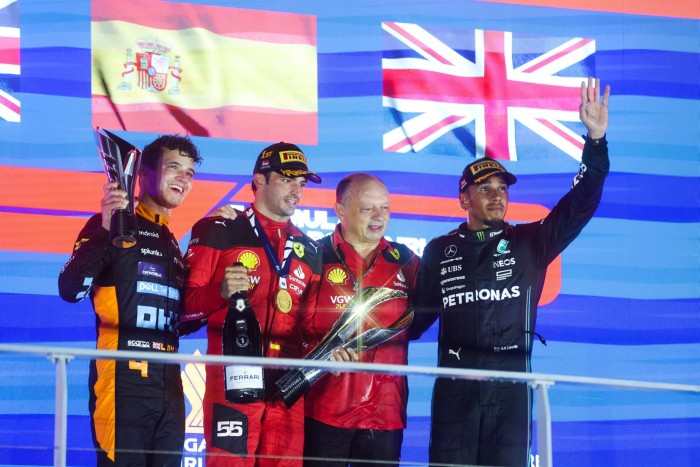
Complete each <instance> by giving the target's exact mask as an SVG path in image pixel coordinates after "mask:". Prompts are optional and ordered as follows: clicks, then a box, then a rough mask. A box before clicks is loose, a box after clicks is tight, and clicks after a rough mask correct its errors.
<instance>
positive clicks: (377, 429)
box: [304, 226, 419, 466]
mask: <svg viewBox="0 0 700 467" xmlns="http://www.w3.org/2000/svg"><path fill="white" fill-rule="evenodd" d="M321 245H322V246H323V275H322V276H321V288H320V291H319V293H318V299H317V302H316V307H315V313H314V315H313V320H312V331H311V333H312V338H311V339H312V342H318V341H320V340H322V339H323V338H324V336H325V335H326V333H328V331H329V330H330V329H331V327H332V326H333V324H334V323H335V321H336V320H337V319H338V317H339V316H340V314H341V313H342V312H343V311H344V310H345V308H346V307H347V306H348V303H349V302H350V300H351V299H352V298H353V297H355V295H356V293H357V290H359V289H363V288H365V287H387V288H390V289H394V290H399V291H401V292H405V293H406V294H407V296H406V298H402V299H394V300H389V301H387V302H386V303H383V304H381V305H378V306H377V307H376V308H375V309H374V310H373V312H372V313H370V316H371V318H372V319H373V320H375V321H376V322H377V325H379V326H381V327H390V326H391V325H392V324H393V323H395V322H396V321H397V320H399V319H400V318H401V317H402V316H403V314H404V312H405V311H406V310H407V309H408V308H409V306H410V304H411V300H412V297H413V289H414V287H415V282H416V278H417V276H418V268H419V259H418V257H417V256H416V255H415V254H413V252H412V251H411V250H409V249H408V248H407V247H406V246H404V245H401V244H400V243H394V242H389V241H387V240H386V239H382V240H381V241H380V243H379V246H378V247H377V249H376V250H375V253H374V255H375V256H374V259H373V260H371V261H370V264H366V263H365V261H364V259H363V258H362V257H361V256H360V255H359V254H358V253H357V252H356V251H355V249H354V248H353V247H352V245H350V244H349V243H347V242H345V241H344V240H343V237H342V235H341V233H340V226H337V227H336V230H335V232H334V233H333V234H332V235H329V236H327V237H325V238H324V239H323V240H322V241H321ZM356 287H357V289H356ZM310 347H311V348H313V347H315V344H312V345H311V346H310ZM407 351H408V333H407V332H402V333H400V334H398V335H396V336H394V337H393V338H392V339H390V340H388V341H387V342H384V343H383V344H380V345H378V346H377V347H374V348H372V349H368V350H365V351H362V352H360V361H361V362H364V363H387V364H395V365H405V364H406V361H407ZM407 400H408V388H407V385H406V377H405V376H401V375H384V374H371V373H343V374H340V375H338V376H335V375H331V374H328V375H326V376H324V377H323V378H322V379H321V380H319V381H318V382H316V384H314V385H313V386H311V389H310V390H309V392H308V393H307V394H306V417H307V419H306V439H305V449H304V454H305V455H306V456H310V457H323V458H333V459H338V462H337V463H329V462H328V461H324V462H321V463H318V465H325V466H330V465H347V461H343V460H344V459H347V458H356V459H374V460H384V461H395V462H398V460H399V456H400V453H401V441H402V433H403V432H402V430H403V429H404V428H405V427H406V403H407ZM355 464H356V463H353V465H355ZM309 465H315V464H314V463H309ZM357 465H360V464H357Z"/></svg>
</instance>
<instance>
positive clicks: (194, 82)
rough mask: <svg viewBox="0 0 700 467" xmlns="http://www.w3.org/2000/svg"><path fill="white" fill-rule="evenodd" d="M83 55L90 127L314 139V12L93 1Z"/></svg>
mask: <svg viewBox="0 0 700 467" xmlns="http://www.w3.org/2000/svg"><path fill="white" fill-rule="evenodd" d="M92 60H93V63H92V121H93V125H96V126H99V127H102V128H111V129H121V130H129V131H142V132H150V133H160V134H164V133H179V134H188V135H193V136H210V137H214V138H228V139H239V140H254V141H293V142H295V143H297V144H317V143H318V113H317V112H318V93H317V87H318V86H317V61H316V18H315V17H314V16H309V15H301V14H294V13H281V12H271V11H258V10H246V9H240V8H227V7H218V6H206V5H194V4H190V3H170V2H167V1H161V0H101V1H99V2H92Z"/></svg>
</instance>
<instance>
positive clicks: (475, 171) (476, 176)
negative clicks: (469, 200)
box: [459, 157, 518, 193]
mask: <svg viewBox="0 0 700 467" xmlns="http://www.w3.org/2000/svg"><path fill="white" fill-rule="evenodd" d="M492 175H500V176H501V177H503V180H504V181H505V182H506V183H507V184H508V185H509V186H510V185H512V184H514V183H515V182H517V181H518V179H517V178H516V177H515V175H513V174H512V173H510V172H508V171H507V170H506V168H505V167H503V166H502V165H501V164H499V163H498V161H496V160H494V159H491V158H490V157H484V158H483V159H478V160H475V161H474V162H472V163H471V164H469V165H467V166H466V167H465V168H464V170H463V171H462V178H460V179H459V192H460V193H462V192H464V191H465V190H466V189H467V188H469V185H478V184H479V183H482V182H483V181H484V180H486V179H487V178H489V177H490V176H492Z"/></svg>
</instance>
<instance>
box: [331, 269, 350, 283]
mask: <svg viewBox="0 0 700 467" xmlns="http://www.w3.org/2000/svg"><path fill="white" fill-rule="evenodd" d="M326 278H327V279H328V282H330V283H331V284H342V283H344V282H345V279H347V278H348V275H347V274H346V273H345V271H343V270H342V269H341V268H333V269H331V270H330V271H328V275H326Z"/></svg>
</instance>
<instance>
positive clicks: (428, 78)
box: [382, 22, 595, 161]
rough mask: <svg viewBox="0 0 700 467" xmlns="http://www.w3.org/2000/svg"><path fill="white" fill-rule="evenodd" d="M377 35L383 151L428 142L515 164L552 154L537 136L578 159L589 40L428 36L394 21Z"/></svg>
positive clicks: (492, 34) (503, 34)
mask: <svg viewBox="0 0 700 467" xmlns="http://www.w3.org/2000/svg"><path fill="white" fill-rule="evenodd" d="M382 28H383V29H384V31H385V32H386V33H385V39H386V46H385V50H384V54H383V59H382V68H383V80H384V93H383V105H384V107H385V109H386V111H387V112H386V114H385V115H386V117H387V118H386V119H385V121H386V123H387V125H388V127H387V132H386V133H385V134H384V150H386V151H393V152H402V153H405V152H409V151H413V152H418V151H421V150H422V149H424V148H426V147H427V146H428V145H431V144H432V146H433V150H434V151H435V152H439V153H441V154H473V155H474V156H475V157H477V158H480V157H484V156H489V157H492V158H494V159H506V160H513V161H515V160H517V159H518V150H520V151H521V153H528V154H529V153H530V152H531V151H530V149H533V150H535V151H536V152H534V151H533V153H535V154H537V157H539V156H540V155H541V153H542V152H543V151H544V152H551V149H552V146H550V147H548V148H547V146H548V145H546V144H545V145H543V144H542V140H541V139H542V138H543V139H544V140H546V141H547V142H549V143H551V145H553V147H555V148H558V149H557V150H556V151H563V152H564V153H566V154H568V155H569V156H571V157H573V158H574V159H576V160H580V158H581V151H582V149H583V138H582V137H581V136H580V130H581V129H583V126H582V125H581V124H580V123H578V122H579V116H578V106H579V104H580V92H579V89H580V86H581V82H582V81H583V80H584V79H586V78H587V77H588V76H591V75H593V74H594V73H593V57H592V55H593V53H594V52H595V41H594V40H593V39H584V38H568V39H563V38H552V37H539V36H525V35H516V34H513V33H512V32H507V31H486V30H481V29H476V30H473V35H472V33H471V31H466V30H454V29H447V30H445V29H443V30H440V31H437V30H436V31H435V32H436V34H435V35H433V34H432V33H431V32H428V31H427V30H425V29H424V28H422V27H421V26H419V25H417V24H408V23H391V22H385V23H382ZM438 32H439V34H438ZM437 36H439V37H440V38H438V37H437ZM448 44H449V45H448ZM516 124H517V125H516ZM516 129H517V130H518V131H517V134H518V135H519V136H518V138H516ZM524 129H529V130H530V132H529V133H527V132H526V131H523V130H524ZM521 135H524V136H522V137H521ZM533 135H539V138H537V137H533ZM543 146H544V149H543ZM429 151H430V150H429ZM559 154H560V152H559Z"/></svg>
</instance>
